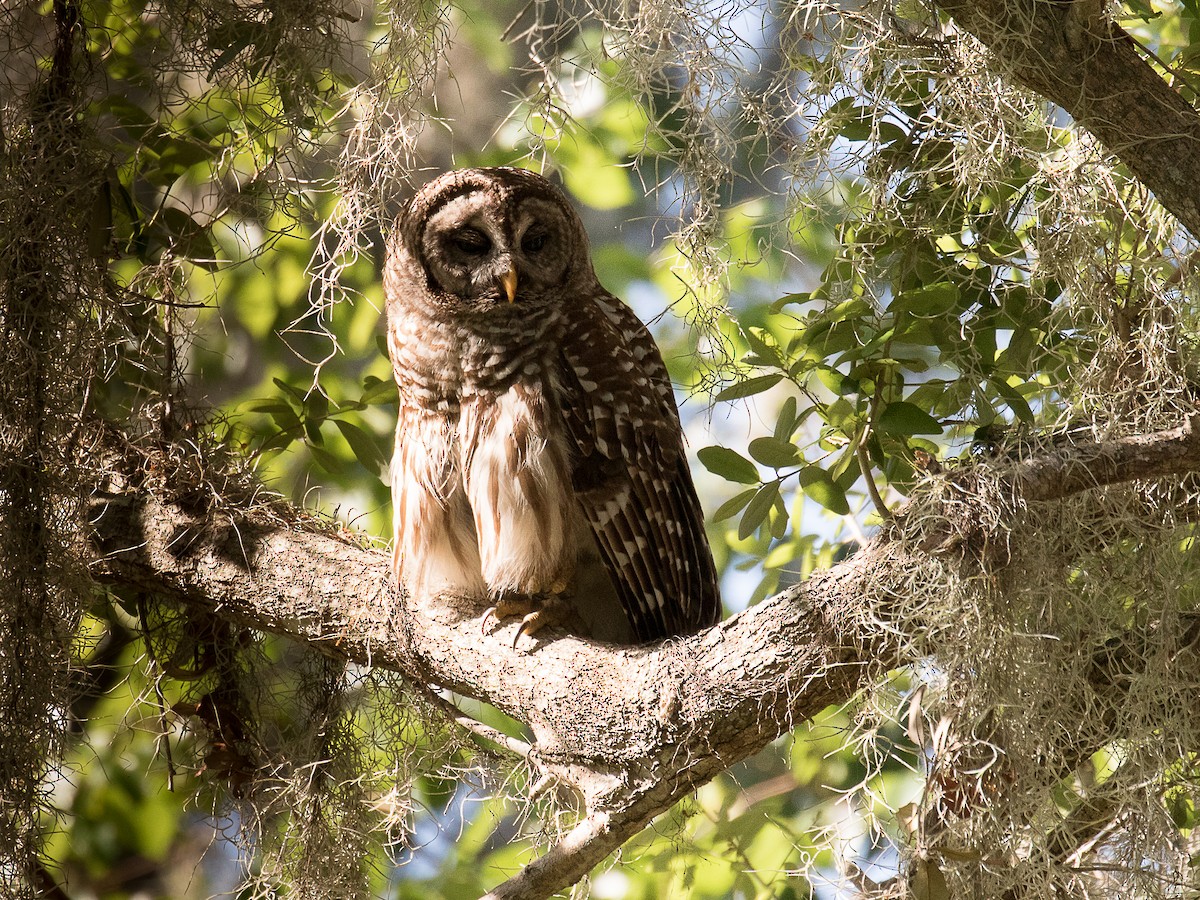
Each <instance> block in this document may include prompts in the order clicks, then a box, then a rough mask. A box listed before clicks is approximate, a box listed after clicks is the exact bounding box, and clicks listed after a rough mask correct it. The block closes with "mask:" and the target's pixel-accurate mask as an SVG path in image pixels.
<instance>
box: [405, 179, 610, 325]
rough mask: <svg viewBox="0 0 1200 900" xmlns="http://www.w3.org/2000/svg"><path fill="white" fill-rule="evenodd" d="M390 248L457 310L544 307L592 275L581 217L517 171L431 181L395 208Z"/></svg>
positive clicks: (430, 293) (546, 185)
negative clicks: (393, 241) (396, 214)
mask: <svg viewBox="0 0 1200 900" xmlns="http://www.w3.org/2000/svg"><path fill="white" fill-rule="evenodd" d="M394 249H395V251H396V252H398V253H399V255H400V256H401V257H403V258H405V259H404V262H405V263H407V265H405V268H406V269H407V270H408V272H409V273H410V276H415V277H417V278H421V279H423V280H424V282H425V284H424V287H425V288H426V289H427V291H426V293H425V296H426V297H427V298H429V299H432V300H433V302H435V303H437V304H438V305H442V306H447V307H451V308H454V309H459V310H464V311H465V310H472V311H478V312H487V311H489V310H494V311H495V312H497V313H499V312H500V311H501V310H503V309H506V308H507V309H509V310H511V312H513V313H516V314H518V315H520V314H522V313H529V312H536V311H541V310H543V309H545V308H547V307H548V306H550V305H553V304H558V303H562V302H563V301H565V300H567V299H568V298H569V297H571V296H573V295H574V294H575V291H576V290H578V289H580V288H583V287H587V286H589V285H590V284H592V283H593V282H594V280H595V275H594V274H593V272H592V267H591V262H590V261H589V259H588V248H587V235H586V233H585V232H584V229H583V224H582V223H581V222H580V220H579V216H578V214H577V213H576V212H575V210H574V208H573V207H572V206H571V204H570V203H569V202H568V200H567V198H566V197H565V196H564V195H563V193H562V191H560V190H559V189H558V188H557V187H555V186H554V185H552V184H551V183H550V182H548V181H547V180H546V179H544V178H542V177H541V176H539V175H536V174H534V173H533V172H529V171H526V170H524V169H511V168H492V169H458V170H456V171H452V172H447V173H446V174H445V175H442V176H441V177H439V178H435V179H434V180H433V181H431V182H429V183H428V184H427V185H425V186H424V187H423V188H421V190H420V191H418V192H417V194H416V196H415V197H413V199H412V201H411V202H410V203H409V204H408V206H407V207H406V209H405V210H404V212H403V213H402V214H401V217H400V223H399V230H398V234H397V242H396V246H395V248H394Z"/></svg>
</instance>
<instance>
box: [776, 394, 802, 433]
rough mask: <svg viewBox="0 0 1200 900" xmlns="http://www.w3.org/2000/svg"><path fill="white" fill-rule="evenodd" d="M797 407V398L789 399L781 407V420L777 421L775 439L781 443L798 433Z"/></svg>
mask: <svg viewBox="0 0 1200 900" xmlns="http://www.w3.org/2000/svg"><path fill="white" fill-rule="evenodd" d="M796 406H797V404H796V398H795V397H788V398H787V399H786V400H784V401H783V405H782V406H781V407H779V418H777V419H776V420H775V437H777V438H778V439H779V440H781V441H786V440H788V439H790V438H791V436H792V435H793V434H794V433H795V431H796V424H797V415H796Z"/></svg>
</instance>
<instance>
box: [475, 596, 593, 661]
mask: <svg viewBox="0 0 1200 900" xmlns="http://www.w3.org/2000/svg"><path fill="white" fill-rule="evenodd" d="M570 612H571V608H570V607H569V606H568V605H567V603H566V602H565V601H564V600H563V599H562V598H561V597H559V596H558V595H557V594H532V595H530V594H515V593H513V592H511V591H501V592H500V593H499V594H498V595H497V596H496V605H495V606H492V607H489V608H488V609H487V611H486V612H484V614H483V620H482V622H481V623H480V630H481V631H482V632H483V633H484V634H486V633H487V630H488V625H489V624H491V622H492V620H493V619H494V620H495V621H496V624H499V623H500V622H501V621H502V620H503V619H511V618H513V617H514V616H520V617H521V624H520V625H519V626H518V627H517V633H516V635H515V636H514V637H513V643H512V645H513V649H516V646H517V642H518V641H520V640H521V635H523V634H528V635H530V636H532V635H534V634H535V633H536V632H538V631H541V630H542V629H543V628H545V627H546V626H547V625H561V624H562V623H563V622H564V621H566V620H567V618H568V617H569V615H570Z"/></svg>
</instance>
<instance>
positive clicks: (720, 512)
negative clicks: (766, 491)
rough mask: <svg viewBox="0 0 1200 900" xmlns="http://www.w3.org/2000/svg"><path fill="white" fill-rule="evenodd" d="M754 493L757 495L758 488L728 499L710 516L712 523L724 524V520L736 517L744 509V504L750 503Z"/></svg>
mask: <svg viewBox="0 0 1200 900" xmlns="http://www.w3.org/2000/svg"><path fill="white" fill-rule="evenodd" d="M756 493H758V488H750V489H749V490H747V491H742V492H741V493H740V494H738V495H736V496H734V497H730V498H729V499H728V500H726V501H725V502H724V503H722V504H721V505H720V506H718V507H717V511H716V512H715V513H713V514H712V520H713V521H714V522H724V521H725V520H726V519H729V518H732V517H733V516H736V515H737V514H738V513H740V512H741V511H742V510H743V509H745V508H746V504H747V503H749V502H750V500H751V498H752V497H753V496H754V495H755V494H756Z"/></svg>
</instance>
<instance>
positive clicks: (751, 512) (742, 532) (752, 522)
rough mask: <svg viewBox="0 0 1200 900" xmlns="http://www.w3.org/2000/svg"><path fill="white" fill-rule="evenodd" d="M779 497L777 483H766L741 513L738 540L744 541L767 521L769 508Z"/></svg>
mask: <svg viewBox="0 0 1200 900" xmlns="http://www.w3.org/2000/svg"><path fill="white" fill-rule="evenodd" d="M778 496H779V482H778V481H768V482H767V483H766V484H764V485H763V486H762V487H760V488H759V489H758V490H757V491H755V492H754V496H753V497H751V498H750V502H749V503H748V504H747V505H746V511H745V512H744V513H742V521H741V522H739V523H738V538H739V539H741V540H745V539H746V538H748V537H750V535H752V534H753V533H754V530H755V529H756V528H758V526H759V525H761V524H762V523H763V522H765V521H766V519H767V514H768V513H770V511H771V507H772V506H774V505H775V499H776V498H777V497H778Z"/></svg>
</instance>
